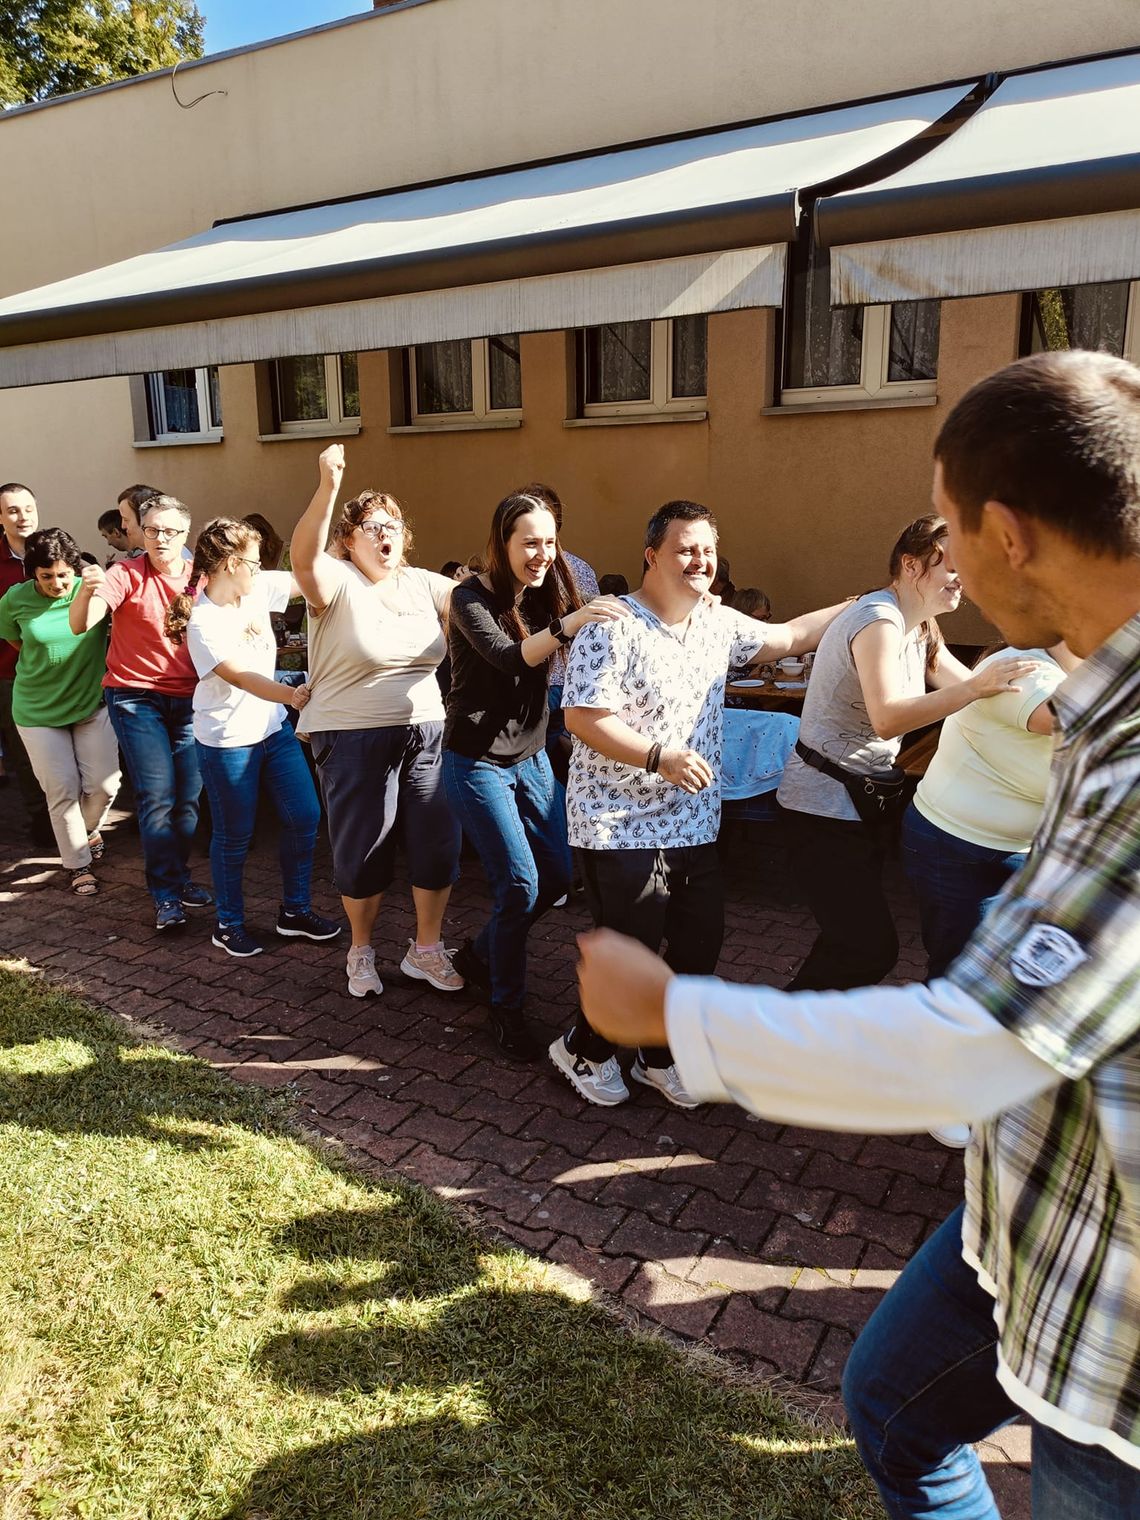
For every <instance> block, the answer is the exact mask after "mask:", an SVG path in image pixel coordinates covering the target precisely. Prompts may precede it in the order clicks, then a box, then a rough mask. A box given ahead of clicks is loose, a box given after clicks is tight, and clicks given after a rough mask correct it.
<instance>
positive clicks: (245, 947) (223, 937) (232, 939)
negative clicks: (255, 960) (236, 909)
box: [211, 924, 265, 957]
mask: <svg viewBox="0 0 1140 1520" xmlns="http://www.w3.org/2000/svg"><path fill="white" fill-rule="evenodd" d="M211 944H215V945H217V947H218V949H219V950H224V951H225V952H226V954H227V955H238V956H242V957H244V956H247V955H260V954H261V952H262V951H263V950H264V949H265V946H264V945H263V944H262V943H261V942H260V940H256V939H254V937H253V935H252V934H250V933H249V931H248V930H247V929H246V927H245V925H244V924H233V925H232V926H231V927H230V928H229V929H223V928H222V926H221V924H215V925H214V933H213V936H212V938H211Z"/></svg>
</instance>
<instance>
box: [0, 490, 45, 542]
mask: <svg viewBox="0 0 1140 1520" xmlns="http://www.w3.org/2000/svg"><path fill="white" fill-rule="evenodd" d="M39 524H40V516H39V513H38V512H37V511H36V498H35V497H34V496H33V495H32V493H31V492H30V491H5V492H4V494H3V495H2V496H0V529H2V530H3V532H4V533H5V535H6V536H7V537H8V538H9V539H10V540H14V541H15V542H17V543H22V542H23V541H24V539H25V538H27V536H28V534H29V533H34V532H35V531H36V529H37V528H38V527H39Z"/></svg>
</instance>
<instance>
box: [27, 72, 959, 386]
mask: <svg viewBox="0 0 1140 1520" xmlns="http://www.w3.org/2000/svg"><path fill="white" fill-rule="evenodd" d="M970 87H971V86H969V85H957V86H950V87H947V88H944V89H938V90H928V91H925V92H922V93H920V94H915V95H911V96H907V97H900V98H896V99H893V100H883V101H870V102H865V103H861V104H858V105H853V106H847V107H843V108H837V109H834V110H829V111H819V112H814V113H811V114H809V115H804V116H797V117H793V118H787V119H784V120H780V121H769V122H762V123H760V124H757V125H751V126H744V127H733V128H726V129H721V130H718V131H715V132H709V133H706V134H703V135H701V136H699V137H690V138H686V139H683V140H677V141H671V142H665V143H651V144H647V145H644V146H640V147H634V148H627V149H621V150H615V151H610V152H605V153H598V154H593V155H589V156H585V157H580V158H576V159H573V160H567V161H563V162H559V163H554V164H546V165H537V166H534V167H530V168H525V169H517V170H511V171H507V172H503V173H495V174H488V175H484V176H481V177H478V178H474V179H467V180H458V181H451V182H449V183H447V184H442V185H432V186H424V187H420V188H414V189H408V190H400V191H392V192H388V193H386V194H383V195H376V196H369V197H366V198H361V199H356V200H352V201H343V202H336V203H328V204H325V205H319V206H311V207H306V208H302V209H299V210H294V211H287V212H281V213H275V214H272V215H267V216H259V217H250V218H247V219H244V220H241V221H235V222H229V223H225V224H220V225H216V226H214V227H213V228H211V229H210V230H209V231H208V232H203V233H201V234H199V235H198V236H196V237H192V238H189V239H187V240H186V241H185V242H182V243H176V244H173V245H171V246H170V247H167V248H162V249H159V250H157V251H156V252H153V253H146V254H141V255H139V256H137V257H135V258H131V259H127V260H124V261H122V262H121V263H118V264H112V265H109V266H108V267H106V268H104V269H97V270H94V271H92V272H91V273H89V274H84V275H79V276H75V277H72V278H70V279H66V280H60V281H57V282H56V283H54V284H52V285H46V286H42V287H41V288H39V289H37V290H31V291H26V292H24V293H23V294H20V295H13V296H9V297H8V298H7V299H4V300H0V386H12V385H30V384H38V383H44V382H49V381H56V380H71V379H82V378H90V377H94V376H98V375H109V374H124V373H139V372H142V371H144V370H148V369H164V368H173V367H183V366H188V365H198V364H206V363H211V364H213V363H222V364H226V363H241V362H248V361H250V360H255V359H267V358H276V357H281V356H283V355H287V354H298V353H320V352H334V351H338V350H343V351H347V350H350V349H356V348H360V349H363V348H382V347H390V346H394V345H397V344H399V345H404V344H409V343H415V342H428V341H432V340H436V339H440V338H463V337H478V336H482V335H486V334H490V333H495V332H517V331H533V330H540V329H544V328H547V329H549V328H558V327H569V326H580V325H589V324H591V323H595V322H604V321H617V320H636V319H642V318H645V317H661V316H680V315H686V314H690V313H694V312H702V311H718V310H728V309H731V308H733V307H742V306H778V305H779V304H781V301H782V298H783V268H784V262H783V255H784V245H785V244H786V243H787V242H788V241H789V239H791V238H793V237H794V236H795V231H796V222H797V216H798V193H799V192H800V191H801V190H802V189H804V188H805V187H807V186H809V185H813V184H821V183H824V182H827V181H830V180H832V179H834V178H836V177H837V176H841V175H845V174H849V173H851V172H853V171H855V170H858V169H860V168H861V167H864V166H866V165H869V164H873V163H874V162H875V161H876V160H878V159H879V158H881V157H883V156H884V155H886V154H889V153H892V152H894V151H895V150H897V149H898V148H899V147H900V146H902V145H903V144H905V143H907V142H909V141H910V140H912V139H913V138H914V137H915V136H917V135H918V134H919V133H921V132H922V131H924V130H926V129H927V128H928V127H929V126H930V125H931V124H932V123H933V122H935V121H937V120H938V119H939V118H940V117H942V116H944V115H945V114H946V113H947V112H949V111H950V110H952V109H953V108H954V107H955V106H956V105H957V104H958V102H959V101H960V100H962V99H963V97H964V96H965V95H966V93H967V92H968V90H969V88H970ZM0 130H2V126H0Z"/></svg>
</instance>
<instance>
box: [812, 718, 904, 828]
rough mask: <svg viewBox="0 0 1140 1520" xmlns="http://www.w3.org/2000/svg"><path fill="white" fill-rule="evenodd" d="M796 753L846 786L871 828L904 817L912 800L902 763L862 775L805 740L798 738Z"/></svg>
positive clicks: (857, 809)
mask: <svg viewBox="0 0 1140 1520" xmlns="http://www.w3.org/2000/svg"><path fill="white" fill-rule="evenodd" d="M796 754H797V755H799V757H800V759H801V760H802V761H803V762H804V764H805V765H810V766H811V767H812V769H813V770H817V771H822V772H823V774H824V775H825V776H830V777H831V779H832V781H838V782H840V784H841V785H843V786H844V787H846V788H847V795H848V796H849V797H850V798H851V801H852V804H853V805H854V808H855V811H856V812H857V813H858V814H859V817H860V818H861V819H862V820H863V822H864V823H866V824H868V825H870V827H872V828H876V829H891V828H893V827H894V826H895V824H897V823H898V822H899V820H900V819H901V817H902V812H903V809H904V808H905V807H906V804H907V801H908V799H909V789H908V787H907V774H906V771H904V770H903V768H902V767H901V766H899V765H892V766H891V768H890V770H889V771H880V772H879V773H878V774H876V775H874V776H860V775H858V774H857V773H856V772H855V771H845V770H844V769H843V767H842V766H841V765H836V764H835V762H834V761H832V760H829V759H828V758H827V756H826V755H821V754H820V752H819V751H818V750H817V749H812V748H810V746H809V745H807V744H805V743H804V742H803V740H802V739H797V740H796Z"/></svg>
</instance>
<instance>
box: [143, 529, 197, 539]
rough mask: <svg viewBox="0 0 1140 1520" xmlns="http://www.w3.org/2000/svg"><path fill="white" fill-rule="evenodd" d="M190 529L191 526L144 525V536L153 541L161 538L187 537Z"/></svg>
mask: <svg viewBox="0 0 1140 1520" xmlns="http://www.w3.org/2000/svg"><path fill="white" fill-rule="evenodd" d="M189 531H190V530H189V528H150V527H146V526H144V527H143V537H144V538H149V539H150V541H151V543H157V541H158V540H159V539H160V538H161V539H163V540H166V539H168V538H185V537H186V534H187V533H188V532H189Z"/></svg>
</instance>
